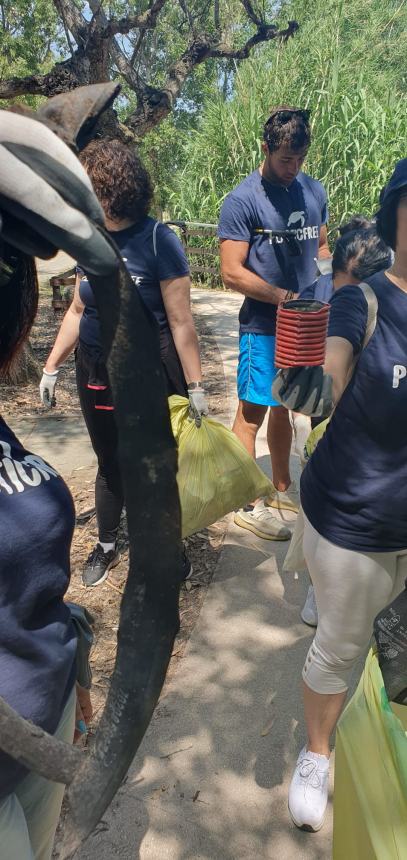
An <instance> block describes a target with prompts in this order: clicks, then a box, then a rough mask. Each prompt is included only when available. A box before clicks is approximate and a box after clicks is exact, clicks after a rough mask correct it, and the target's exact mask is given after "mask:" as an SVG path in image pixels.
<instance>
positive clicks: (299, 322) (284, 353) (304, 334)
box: [275, 298, 330, 368]
mask: <svg viewBox="0 0 407 860" xmlns="http://www.w3.org/2000/svg"><path fill="white" fill-rule="evenodd" d="M329 311H330V306H329V305H328V304H323V303H322V302H317V301H314V300H301V298H299V299H294V300H293V301H290V302H282V303H281V304H280V305H279V306H278V308H277V329H276V356H275V364H276V367H280V368H284V367H314V366H317V365H322V364H323V363H324V360H325V350H326V338H327V331H328V319H329Z"/></svg>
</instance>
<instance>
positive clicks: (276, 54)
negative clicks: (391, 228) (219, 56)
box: [168, 0, 407, 226]
mask: <svg viewBox="0 0 407 860" xmlns="http://www.w3.org/2000/svg"><path fill="white" fill-rule="evenodd" d="M281 14H282V15H284V17H285V18H290V17H296V18H298V21H299V25H300V29H299V32H298V34H297V36H296V38H295V39H292V40H290V42H289V43H288V44H287V45H286V46H284V49H281V48H280V47H279V48H278V49H277V50H273V51H271V50H270V49H269V47H268V46H260V47H259V48H258V49H257V51H256V52H255V53H254V54H253V56H252V57H251V58H250V60H249V61H248V62H247V63H245V64H243V65H241V66H240V68H237V69H236V77H235V86H234V92H233V94H232V96H231V97H230V98H228V99H226V100H225V99H224V98H222V97H221V95H220V94H218V95H216V96H214V97H212V98H210V99H208V101H207V103H206V105H205V109H204V111H203V112H202V115H201V118H200V121H199V123H198V125H197V128H196V130H195V131H192V132H191V133H190V135H189V136H188V139H186V140H184V143H183V147H182V152H181V154H180V161H181V163H182V165H183V168H182V170H181V171H178V172H177V173H175V174H174V177H173V179H172V189H173V190H172V194H171V190H170V189H168V190H170V200H169V208H170V211H171V214H172V215H173V216H174V215H176V216H177V217H181V218H186V219H191V220H195V219H196V220H202V221H213V222H216V221H217V218H218V214H219V208H220V205H221V203H222V201H223V199H224V197H225V195H226V194H227V193H228V192H229V191H230V190H231V188H233V187H234V186H235V185H236V184H237V183H238V182H239V181H240V180H241V179H243V177H244V176H246V175H247V174H248V173H250V172H251V171H252V170H254V169H255V168H256V167H257V165H258V164H259V162H260V160H261V150H260V142H261V134H262V127H263V123H264V121H265V118H266V116H267V113H268V111H269V108H270V105H271V104H274V105H275V104H297V105H301V106H302V107H309V108H310V109H311V111H312V114H311V117H312V133H313V142H312V146H311V149H310V152H309V156H308V158H307V164H306V169H307V170H308V171H309V172H310V173H311V175H313V176H315V177H316V178H318V179H320V180H321V181H322V182H324V184H325V185H326V188H327V191H328V197H329V206H330V220H331V224H332V226H335V225H337V224H338V223H340V222H341V221H342V220H344V219H346V218H347V217H348V216H349V215H350V214H352V213H354V212H358V211H360V212H364V213H366V214H368V215H369V214H373V213H374V211H375V210H376V208H377V204H378V195H379V191H380V189H381V187H382V186H383V184H384V183H385V182H386V180H387V178H388V177H389V175H390V173H391V170H392V168H393V166H394V163H395V161H396V160H397V159H399V158H401V157H404V156H405V143H406V139H407V98H406V86H405V85H406V77H407V75H406V67H405V64H402V63H400V62H399V60H400V57H401V56H406V54H407V6H406V4H405V3H400V2H399V0H387V2H386V3H385V4H384V3H383V2H381V0H353V2H352V4H350V3H346V2H338V0H315V2H314V3H313V4H307V5H305V4H304V3H303V2H302V0H288V2H286V3H284V4H283V6H282V10H281Z"/></svg>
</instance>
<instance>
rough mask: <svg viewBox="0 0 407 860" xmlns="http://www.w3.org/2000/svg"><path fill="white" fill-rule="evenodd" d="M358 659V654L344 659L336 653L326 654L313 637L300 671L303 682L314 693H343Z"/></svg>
mask: <svg viewBox="0 0 407 860" xmlns="http://www.w3.org/2000/svg"><path fill="white" fill-rule="evenodd" d="M358 657H359V653H355V655H354V656H353V657H350V658H346V659H345V658H344V657H341V656H340V655H339V654H337V653H336V654H334V653H332V652H328V650H326V649H325V648H323V647H322V648H321V646H320V644H319V643H318V642H317V637H315V639H314V641H313V642H312V645H311V647H310V649H309V651H308V654H307V657H306V660H305V664H304V668H303V670H302V678H303V681H304V683H305V684H306V685H307V687H309V688H310V690H313V691H314V693H321V694H330V695H332V694H334V693H345V692H346V690H347V689H348V687H349V681H350V676H351V674H352V669H353V667H354V666H355V663H356V661H357V659H358Z"/></svg>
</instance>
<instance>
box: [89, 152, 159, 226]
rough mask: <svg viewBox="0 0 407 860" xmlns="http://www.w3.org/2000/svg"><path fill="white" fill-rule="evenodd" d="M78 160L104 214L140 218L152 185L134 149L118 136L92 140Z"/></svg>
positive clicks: (151, 194) (115, 217) (144, 211)
mask: <svg viewBox="0 0 407 860" xmlns="http://www.w3.org/2000/svg"><path fill="white" fill-rule="evenodd" d="M80 160H81V162H82V164H83V166H84V168H85V170H86V172H87V173H88V175H89V177H90V179H91V182H92V185H93V188H94V190H95V193H96V196H97V197H98V199H99V200H100V203H101V204H102V206H103V210H104V212H105V215H107V217H108V218H110V219H112V220H113V221H114V220H121V219H122V218H129V219H130V220H131V221H133V222H134V223H137V222H139V221H142V220H143V218H145V217H146V215H147V214H148V212H149V210H150V206H151V201H152V199H153V194H154V188H153V185H152V182H151V179H150V176H149V174H148V172H147V170H146V169H145V167H144V165H143V164H142V163H141V161H140V159H139V158H138V156H137V155H136V154H135V152H134V151H133V150H132V149H130V147H128V146H125V145H124V143H121V141H120V140H92V142H91V143H89V144H88V146H86V147H85V149H84V150H83V151H82V153H81V155H80Z"/></svg>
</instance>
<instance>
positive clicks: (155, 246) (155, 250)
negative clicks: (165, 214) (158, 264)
mask: <svg viewBox="0 0 407 860" xmlns="http://www.w3.org/2000/svg"><path fill="white" fill-rule="evenodd" d="M159 223H160V222H159V221H156V222H155V224H154V227H153V251H154V256H155V257H156V256H157V230H158V225H159Z"/></svg>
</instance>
